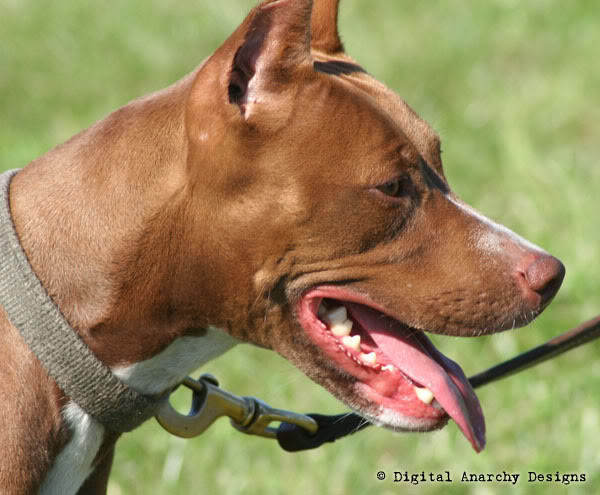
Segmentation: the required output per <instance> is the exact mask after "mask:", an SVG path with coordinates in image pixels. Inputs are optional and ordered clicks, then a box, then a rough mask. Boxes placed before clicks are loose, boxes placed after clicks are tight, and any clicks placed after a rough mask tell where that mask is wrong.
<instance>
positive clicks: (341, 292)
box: [184, 0, 564, 450]
mask: <svg viewBox="0 0 600 495" xmlns="http://www.w3.org/2000/svg"><path fill="white" fill-rule="evenodd" d="M337 3H338V2H337V1H336V0H315V5H314V6H313V2H312V1H310V0H278V1H267V2H264V3H262V4H261V5H259V6H258V7H256V8H255V9H254V10H252V12H251V13H250V14H249V15H248V17H247V18H246V20H245V21H244V22H243V23H242V24H241V26H240V27H239V28H238V29H237V30H236V31H235V32H234V33H233V35H232V36H231V37H230V38H229V39H228V40H227V41H226V42H225V43H224V44H223V45H222V46H221V47H220V48H219V49H218V50H217V51H216V52H215V53H214V55H213V56H211V57H210V58H209V59H207V60H206V61H205V63H204V64H203V66H202V67H201V68H200V70H199V71H198V72H197V73H196V75H195V80H194V82H193V85H192V87H191V90H190V92H189V97H188V100H187V106H186V114H185V126H186V133H187V141H188V154H187V165H186V166H187V172H186V173H187V174H188V177H189V179H188V186H187V190H188V191H189V195H188V199H187V203H186V210H185V211H186V213H185V215H184V216H185V217H186V218H188V219H189V218H192V219H193V221H190V225H193V226H190V227H188V228H187V231H188V232H187V237H186V243H185V244H186V246H187V247H186V250H187V253H188V256H187V259H188V260H192V259H193V260H194V261H193V262H190V263H189V264H188V265H186V266H188V267H193V268H189V276H190V277H194V278H201V279H202V281H203V284H202V285H203V286H202V293H198V294H196V299H195V301H196V304H197V305H198V307H199V311H201V314H202V315H203V318H204V319H205V322H206V323H210V324H211V325H213V326H218V327H220V328H224V329H226V330H227V331H228V332H229V333H230V334H231V335H233V336H235V337H236V338H238V339H241V340H244V341H248V342H251V343H254V344H256V345H259V346H262V347H265V348H271V349H274V350H275V351H277V352H278V353H280V354H281V355H283V356H284V357H286V358H287V359H289V360H290V361H291V362H292V363H294V364H295V365H296V366H298V367H299V368H300V369H301V370H303V371H304V372H305V373H306V374H307V375H308V376H309V377H311V378H312V379H314V380H315V381H316V382H318V383H319V384H321V385H322V386H324V387H325V388H326V389H327V390H329V391H330V392H331V393H332V394H333V395H335V396H336V397H338V398H339V399H341V400H342V401H344V402H345V403H346V404H348V405H349V406H350V407H352V408H353V409H355V410H356V411H358V412H359V413H360V414H362V415H363V416H365V417H367V418H368V419H370V420H372V421H374V422H377V423H380V424H383V425H385V426H389V427H392V428H396V429H406V430H420V431H423V430H431V429H435V428H439V427H441V426H443V425H444V424H445V422H446V421H447V418H448V415H449V416H450V417H452V418H453V419H454V420H455V421H456V422H457V424H458V425H459V427H460V428H461V430H462V431H463V433H464V434H465V435H466V437H467V438H468V439H469V441H470V442H471V443H472V445H473V446H474V448H475V449H476V450H480V449H481V448H483V445H484V441H485V436H484V431H485V427H484V420H483V415H482V413H481V409H480V406H479V403H478V400H477V397H476V396H475V394H474V392H473V390H472V388H471V387H470V385H469V383H468V381H467V380H466V378H465V376H464V374H463V372H462V370H461V369H460V367H459V366H458V365H457V364H456V363H454V362H453V361H451V360H450V359H448V358H446V357H445V356H444V355H443V354H441V353H440V352H439V351H438V350H437V349H436V348H435V347H434V346H433V345H432V343H431V342H430V341H429V340H428V339H427V337H426V336H425V334H424V333H423V332H424V331H428V332H433V333H440V334H448V335H456V336H476V335H481V334H485V333H491V332H498V331H502V330H506V329H510V328H515V327H517V326H521V325H524V324H526V323H528V322H530V321H531V320H532V319H533V318H535V317H536V316H537V315H538V314H539V313H540V312H541V311H542V310H543V309H544V308H545V307H546V306H547V305H548V303H549V302H550V300H551V299H552V298H553V296H554V295H555V293H556V291H557V290H558V288H559V286H560V284H561V282H562V278H563V276H564V268H563V266H562V265H561V263H560V262H559V261H558V260H556V259H555V258H553V257H551V256H550V255H548V254H547V253H545V252H544V251H543V250H541V249H540V248H538V247H536V246H534V245H532V244H530V243H528V242H527V241H525V240H523V239H522V238H520V237H518V236H517V235H516V234H514V233H512V232H511V231H509V230H508V229H506V228H504V227H502V226H500V225H498V224H496V223H494V222H492V221H490V220H488V219H487V218H485V217H484V216H482V215H481V214H479V213H478V212H476V211H475V210H474V209H473V208H471V207H470V206H468V205H466V204H465V203H463V202H462V201H461V200H460V199H459V198H458V197H457V196H456V195H455V194H454V193H453V192H452V190H451V188H450V186H449V184H448V182H447V180H446V178H445V176H444V170H443V167H442V160H441V155H440V140H439V138H438V136H437V135H436V134H435V132H434V131H433V130H432V129H431V128H430V127H429V126H428V125H427V124H426V123H425V122H424V121H423V120H422V119H420V118H419V117H418V116H417V115H416V113H415V112H414V111H413V110H412V109H411V108H410V107H409V106H408V105H407V104H406V103H405V102H404V101H403V100H402V99H401V98H400V97H399V96H398V95H397V94H395V93H394V92H393V91H391V90H389V89H388V88H386V87H385V86H384V85H383V84H381V83H380V82H378V81H376V80H375V79H374V78H372V77H371V76H370V75H369V74H368V73H367V72H366V71H365V70H364V69H363V68H361V67H360V66H359V65H358V64H357V63H356V62H355V61H354V60H352V59H351V58H350V57H348V56H347V55H346V54H345V53H344V51H343V47H342V43H341V42H340V38H339V35H338V32H337V27H336V24H337ZM208 239H210V242H207V240H208ZM190 285H193V284H192V283H191V282H190V284H186V286H187V287H189V286H190ZM433 398H435V401H432V400H433Z"/></svg>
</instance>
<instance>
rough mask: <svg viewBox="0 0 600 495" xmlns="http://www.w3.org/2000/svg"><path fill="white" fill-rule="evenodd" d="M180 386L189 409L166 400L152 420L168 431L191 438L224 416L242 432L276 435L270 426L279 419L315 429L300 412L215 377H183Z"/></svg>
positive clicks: (207, 375)
mask: <svg viewBox="0 0 600 495" xmlns="http://www.w3.org/2000/svg"><path fill="white" fill-rule="evenodd" d="M182 385H184V386H185V387H187V388H189V389H190V390H192V408H191V409H190V412H189V413H188V414H187V415H186V414H181V413H179V412H177V411H176V410H175V409H174V408H173V406H172V405H171V403H170V402H169V400H166V401H165V402H164V403H163V404H162V405H161V407H160V409H159V410H158V413H157V414H156V420H157V421H158V422H159V424H160V425H161V426H162V427H163V428H164V429H165V430H167V431H168V432H169V433H171V434H173V435H175V436H178V437H182V438H193V437H196V436H198V435H201V434H202V433H204V432H205V431H206V430H207V429H208V428H209V427H210V426H211V425H212V424H213V423H214V421H215V420H216V419H218V418H220V417H222V416H228V417H229V418H230V420H231V425H232V426H233V427H234V428H236V429H237V430H238V431H240V432H242V433H246V434H248V435H258V436H261V437H265V438H276V437H277V428H274V427H272V426H270V425H271V423H273V422H277V421H281V422H285V423H291V424H295V425H298V426H300V427H301V428H303V429H305V430H307V432H308V433H309V434H314V433H316V432H317V429H318V425H317V422H316V421H315V420H314V419H313V418H311V417H309V416H305V415H303V414H298V413H294V412H291V411H284V410H282V409H275V408H273V407H271V406H269V405H268V404H266V403H265V402H264V401H262V400H260V399H257V398H255V397H239V396H237V395H234V394H232V393H230V392H227V391H226V390H223V389H222V388H220V387H219V382H218V381H217V379H216V378H215V377H214V376H212V375H210V374H204V375H202V376H200V378H199V379H198V380H194V379H193V378H191V377H189V376H188V377H187V378H185V380H183V382H182Z"/></svg>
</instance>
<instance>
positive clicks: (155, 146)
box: [10, 74, 210, 369]
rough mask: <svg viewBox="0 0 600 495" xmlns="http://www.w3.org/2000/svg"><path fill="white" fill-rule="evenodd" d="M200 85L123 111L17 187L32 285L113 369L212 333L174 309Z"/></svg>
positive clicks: (179, 292) (15, 204)
mask: <svg viewBox="0 0 600 495" xmlns="http://www.w3.org/2000/svg"><path fill="white" fill-rule="evenodd" d="M192 79H193V74H192V75H190V76H188V77H187V78H184V79H183V80H181V81H180V82H178V83H177V84H175V85H173V86H172V87H170V88H167V89H166V90H163V91H161V92H158V93H156V94H154V95H150V96H148V97H146V98H143V99H141V100H136V101H134V102H132V103H131V104H129V105H127V106H126V107H124V108H123V109H121V110H118V111H117V112H115V113H113V114H112V115H110V116H109V117H108V118H106V119H104V120H103V121H101V122H99V123H98V124H96V125H94V126H92V127H91V128H89V129H88V130H86V131H84V132H82V133H81V134H79V135H78V136H76V137H75V138H74V139H72V140H70V141H69V142H67V143H66V144H65V145H63V146H61V147H59V148H58V149H57V150H54V151H52V152H50V153H48V154H47V155H45V156H44V157H41V158H40V159H38V160H36V161H35V162H33V163H32V164H31V165H30V166H29V167H27V168H26V169H24V170H23V171H22V172H21V173H19V174H18V175H17V176H16V177H15V178H14V179H13V182H12V184H11V191H10V193H11V196H10V197H11V210H12V214H13V219H14V223H15V226H16V230H17V232H18V234H19V238H20V241H21V244H22V246H23V249H24V251H25V252H26V254H27V256H28V259H29V261H30V263H31V265H32V267H33V269H34V271H35V273H36V274H37V276H38V278H39V279H40V281H41V282H42V284H43V285H44V287H45V288H46V290H47V291H48V293H49V294H50V296H51V297H52V299H53V300H54V302H55V303H56V304H57V305H58V307H59V308H60V310H61V312H62V313H63V314H64V315H65V317H66V318H67V320H68V321H69V323H70V324H71V325H72V327H73V328H74V329H75V330H76V331H77V332H78V333H79V335H80V336H81V337H82V339H83V340H84V341H85V342H86V343H87V345H88V346H89V347H90V348H91V350H92V351H93V352H94V354H96V356H97V357H98V358H99V359H100V360H101V361H102V362H104V363H105V364H107V365H108V366H110V367H111V368H119V369H125V368H126V367H127V366H129V365H134V364H136V363H139V362H142V361H146V360H148V359H150V358H151V357H153V356H155V355H157V354H158V353H160V352H161V351H162V350H163V349H166V348H167V346H168V345H169V344H170V343H172V342H173V341H174V340H175V339H177V338H178V337H183V336H193V335H202V334H203V333H204V329H206V328H208V327H209V326H210V322H209V321H206V320H203V321H199V319H198V318H197V314H193V315H192V314H186V313H185V312H184V311H177V312H175V311H174V310H173V308H174V307H182V306H181V305H180V304H179V303H180V301H179V300H177V301H176V300H174V298H188V297H192V296H190V295H188V294H186V287H185V280H186V278H185V276H181V277H178V275H181V273H182V271H185V269H186V267H185V266H184V263H185V260H182V259H181V257H178V256H176V255H175V253H176V252H177V251H178V249H179V248H180V244H181V242H182V239H181V238H179V237H177V234H176V233H177V232H178V231H184V229H180V227H181V225H179V224H178V222H181V221H184V220H183V219H182V215H181V214H180V212H179V211H177V210H178V209H179V208H182V204H181V201H180V197H181V191H182V189H183V188H184V187H185V186H184V185H183V183H184V167H185V156H186V139H185V131H184V122H183V118H184V117H183V115H184V113H185V112H184V110H183V109H184V104H185V100H186V96H187V92H188V89H189V86H190V83H191V80H192ZM90 143H94V146H90ZM84 150H85V152H84ZM132 189H133V190H136V192H137V194H131V190H132ZM73 205H77V215H74V214H73V212H72V209H73V207H74V206H73ZM124 211H126V212H127V214H126V215H123V212H124ZM64 218H69V222H64ZM98 239H102V242H101V245H100V244H99V243H98ZM174 260H178V261H177V262H178V263H180V264H178V265H175V261H174ZM165 286H168V287H170V288H173V289H174V290H169V291H165V290H163V289H162V288H164V287H165ZM209 354H210V353H209Z"/></svg>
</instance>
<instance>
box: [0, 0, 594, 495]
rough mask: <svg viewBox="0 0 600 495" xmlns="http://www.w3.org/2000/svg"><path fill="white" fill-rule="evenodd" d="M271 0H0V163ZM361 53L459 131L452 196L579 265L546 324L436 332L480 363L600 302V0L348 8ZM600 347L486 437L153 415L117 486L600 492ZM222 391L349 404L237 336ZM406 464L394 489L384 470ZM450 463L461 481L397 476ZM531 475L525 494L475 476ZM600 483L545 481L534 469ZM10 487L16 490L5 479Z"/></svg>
mask: <svg viewBox="0 0 600 495" xmlns="http://www.w3.org/2000/svg"><path fill="white" fill-rule="evenodd" d="M252 4H253V2H252V1H251V0H227V1H220V2H210V1H204V2H200V1H193V2H189V1H188V2H182V1H172V0H160V1H159V0H135V1H114V0H107V1H105V2H96V1H91V0H78V1H76V2H75V1H71V0H52V1H50V0H0V119H1V120H0V169H7V168H12V167H20V166H24V165H26V164H27V163H28V162H29V161H30V160H32V159H33V158H35V157H36V156H39V155H40V154H42V153H44V152H45V151H47V150H48V149H50V148H51V147H53V146H55V145H56V144H59V143H60V142H62V141H64V140H66V139H67V138H69V137H70V136H71V135H73V134H74V133H76V132H78V131H79V130H80V129H82V128H84V127H86V126H88V125H89V124H91V123H92V122H94V121H95V120H97V119H100V118H102V117H103V116H104V115H106V114H107V113H108V112H110V111H111V110H113V109H115V108H117V107H119V106H121V105H123V104H125V103H126V102H128V101H129V100H131V99H133V98H135V97H137V96H140V95H142V94H145V93H148V92H150V91H153V90H155V89H159V88H161V87H164V86H166V85H168V84H170V83H171V82H173V81H174V80H176V79H178V78H179V77H181V76H183V75H184V74H186V73H187V72H189V71H190V70H192V69H193V67H194V66H196V65H197V64H198V63H200V61H202V60H203V58H204V57H205V56H207V55H208V54H210V53H211V52H212V51H213V50H214V49H215V48H216V47H217V46H218V44H219V43H220V42H221V41H222V40H224V39H225V37H226V36H227V35H228V34H229V33H230V32H231V31H232V30H233V29H234V28H235V26H237V24H238V23H239V22H240V21H241V20H242V18H243V16H244V15H245V13H246V12H247V11H248V10H249V8H250V7H251V5H252ZM342 4H343V5H342V16H341V26H342V27H341V30H342V33H343V36H344V39H345V42H346V45H347V48H348V51H349V52H350V53H351V54H352V55H353V56H354V57H355V58H357V59H358V60H359V61H360V62H361V63H362V64H363V65H364V66H365V67H366V68H367V69H368V70H369V71H370V72H371V73H372V74H373V75H374V76H376V77H377V78H379V79H381V80H383V81H385V82H386V83H387V84H388V85H389V86H391V87H392V88H394V89H395V90H397V91H398V92H399V93H400V94H401V95H402V96H403V97H404V98H405V99H406V100H407V101H408V102H409V103H410V104H411V105H412V106H413V107H414V108H415V109H416V110H417V111H418V112H419V113H420V114H421V115H422V116H424V117H425V118H426V119H427V120H428V121H429V122H430V123H431V124H432V125H433V126H434V127H435V128H436V129H437V130H438V131H439V133H440V134H441V136H442V138H443V148H444V162H445V167H446V172H447V175H448V177H449V180H450V182H451V184H452V185H453V187H454V189H455V190H456V191H457V192H458V193H459V194H460V195H461V196H462V197H463V198H464V199H465V200H467V201H468V202H470V203H471V204H473V205H474V206H476V207H477V208H478V209H480V210H482V211H484V212H485V213H486V214H487V215H489V216H491V217H493V218H494V219H496V220H498V221H501V222H502V223H504V224H506V225H508V226H509V227H510V228H512V229H513V230H515V231H517V232H519V233H520V234H522V235H523V236H525V237H527V238H529V239H531V240H532V241H534V242H536V243H537V244H539V245H541V246H543V247H544V248H546V249H547V250H548V251H550V252H551V253H553V254H555V255H556V256H558V257H559V258H561V259H562V261H563V262H564V263H565V265H566V266H567V277H566V280H565V282H564V285H563V288H562V290H561V292H560V293H559V295H558V297H557V298H556V300H555V302H554V303H553V305H552V306H551V307H550V308H549V309H548V310H547V311H546V312H545V313H544V314H543V315H542V316H541V317H540V318H539V319H538V320H537V321H536V322H535V323H534V324H532V325H530V326H529V327H527V328H525V329H521V330H518V331H515V332H510V333H505V334H501V335H497V336H492V337H485V338H480V339H453V338H435V341H436V343H437V345H438V346H439V347H440V348H441V349H442V350H443V351H444V352H445V353H447V354H448V355H450V356H452V357H454V358H455V359H456V360H458V361H459V362H460V363H461V364H462V366H463V368H464V369H465V371H466V372H467V374H468V375H470V374H473V373H475V372H478V371H480V370H482V369H483V368H486V367H488V366H489V365H492V364H495V363H497V362H499V361H501V360H504V359H507V358H509V357H511V356H513V355H514V354H516V353H518V352H520V351H523V350H526V349H527V348H529V347H531V346H534V345H537V344H539V343H541V342H543V341H545V340H547V339H549V338H550V337H552V336H554V335H555V334H557V333H559V332H561V331H564V330H566V329H567V328H569V327H571V326H573V325H575V324H576V323H578V322H580V321H582V320H585V319H588V318H591V317H593V316H595V315H596V314H597V313H599V312H600V303H599V301H598V294H599V289H600V280H599V278H600V277H599V272H600V252H599V246H600V196H599V194H598V193H599V191H600V166H599V163H598V156H599V154H600V143H599V108H600V106H599V105H600V64H599V62H598V47H599V46H600V29H599V28H598V23H599V22H600V3H598V2H594V1H591V0H590V1H585V0H580V1H576V2H564V1H559V0H545V1H542V0H531V1H528V2H518V1H517V0H487V1H485V2H482V1H478V0H464V1H459V0H447V1H445V2H417V1H408V0H402V1H401V0H389V1H384V0H373V1H367V0H344V1H343V2H342ZM599 356H600V343H599V344H592V345H588V346H586V347H585V348H581V349H578V350H576V351H573V352H571V353H569V354H568V355H565V356H563V357H561V358H559V359H556V360H554V361H552V362H549V363H546V364H543V365H541V366H539V367H537V368H535V369H532V370H530V371H528V372H526V373H523V374H521V375H518V376H515V377H512V378H509V379H507V380H505V381H503V382H500V383H497V384H493V385H490V386H488V387H485V388H483V389H481V390H480V392H479V397H480V399H481V402H482V405H483V408H484V411H485V413H486V418H487V428H488V446H487V448H486V450H485V451H484V452H483V453H482V454H479V455H476V454H475V453H474V452H473V451H472V449H471V447H470V446H469V445H468V443H467V442H466V441H465V440H464V438H463V437H462V436H461V435H460V434H459V433H458V430H457V428H456V426H455V425H454V424H450V425H449V426H448V427H447V428H445V429H444V430H443V431H441V432H437V433H432V434H423V435H417V434H392V433H390V432H388V431H384V430H381V429H376V428H371V429H368V430H366V431H364V432H361V433H359V434H357V435H356V436H354V437H350V438H348V439H345V440H344V441H342V442H339V443H337V444H333V445H329V446H326V447H323V448H321V449H318V450H315V451H311V452H306V453H300V454H287V453H284V452H282V451H280V450H279V448H278V447H277V445H276V444H275V443H274V442H272V441H268V440H264V439H260V438H251V437H246V436H243V435H240V434H239V433H237V432H236V431H235V430H233V429H232V428H231V427H230V426H229V425H228V424H227V421H226V420H221V421H220V422H218V423H217V424H215V425H214V427H212V428H211V429H210V430H209V431H208V432H207V433H206V434H205V435H203V436H202V437H201V438H198V439H194V440H189V441H184V440H178V439H175V438H172V437H170V436H169V435H167V434H166V433H165V432H163V431H162V430H161V429H160V428H159V427H158V425H157V424H156V423H155V422H154V421H150V422H148V423H147V424H146V425H144V426H143V427H141V428H140V429H139V430H137V431H136V432H134V433H133V434H130V435H128V436H126V437H125V438H124V439H123V440H122V441H121V442H120V443H119V447H118V450H117V456H116V462H115V468H114V471H113V476H112V479H111V482H110V487H109V493H110V494H111V495H120V494H138V493H139V494H147V493H153V494H167V493H169V494H184V493H185V494H188V493H190V494H191V493H215V494H216V493H219V494H228V493H232V494H237V493H240V494H279V493H286V494H301V495H306V494H309V493H310V494H316V493H323V494H331V495H335V494H364V493H368V494H371V493H372V494H382V495H383V494H395V493H424V494H438V493H440V494H442V493H443V494H462V493H467V494H488V493H490V494H491V493H514V494H518V493H567V492H569V493H570V492H573V493H590V494H591V493H600V414H599V412H598V411H599V406H600V360H599V359H598V357H599ZM203 371H207V372H212V373H214V374H216V375H217V376H218V377H219V378H220V379H221V383H222V385H223V386H225V387H226V388H228V389H230V390H232V391H235V392H236V393H238V394H249V395H257V396H260V397H262V398H264V399H265V400H266V401H267V402H269V403H271V404H272V405H275V406H279V407H284V408H289V409H293V410H297V411H319V412H325V413H335V412H339V411H343V410H345V408H344V406H343V405H342V404H340V403H338V402H337V401H335V400H334V399H332V398H331V397H330V396H329V395H328V394H327V393H326V392H325V391H324V390H323V389H321V388H320V387H319V386H317V385H315V384H313V383H312V382H310V381H309V380H307V379H306V378H305V377H304V376H303V375H302V374H301V373H300V372H298V371H296V370H295V369H294V368H293V367H292V366H291V365H289V364H288V363H287V362H285V361H284V360H283V359H281V358H279V357H278V356H276V355H275V354H274V353H270V352H266V351H261V350H258V349H253V348H250V347H249V346H239V347H238V348H237V349H234V350H233V351H231V352H230V353H228V354H227V355H226V356H224V357H222V358H220V359H218V360H216V361H214V362H213V363H210V364H209V365H207V366H206V367H205V368H204V369H203ZM380 470H383V471H385V472H387V473H388V478H387V479H386V480H385V481H378V480H377V478H376V473H377V471H380ZM406 470H407V471H409V472H413V473H420V472H421V471H425V472H426V473H427V472H430V471H432V472H441V471H445V470H448V471H450V472H451V473H452V475H453V477H454V478H455V482H454V483H451V484H436V483H431V482H429V483H422V484H420V485H418V486H413V485H407V484H401V483H393V481H392V479H393V471H406ZM464 470H466V471H469V472H475V473H488V472H490V473H498V472H502V471H508V472H517V473H521V479H520V481H519V483H518V484H517V485H515V486H510V487H509V486H506V485H503V484H498V483H491V484H489V483H486V484H484V483H481V484H470V485H469V484H463V483H460V482H458V480H457V479H456V478H459V477H460V474H461V473H462V472H463V471H464ZM528 471H536V472H538V473H553V472H556V471H560V472H561V473H565V472H567V473H570V472H573V473H585V474H586V476H587V480H588V481H587V482H586V483H585V484H576V485H573V484H572V485H569V486H568V487H565V486H564V485H562V484H560V483H537V484H531V483H527V480H526V479H523V478H527V472H528ZM0 491H1V490H0Z"/></svg>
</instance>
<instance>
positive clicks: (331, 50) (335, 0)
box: [311, 0, 344, 55]
mask: <svg viewBox="0 0 600 495" xmlns="http://www.w3.org/2000/svg"><path fill="white" fill-rule="evenodd" d="M339 4H340V0H315V5H314V7H313V13H312V21H311V23H312V43H311V44H312V48H313V49H314V50H317V51H321V52H323V53H326V54H328V55H334V54H336V53H341V52H343V51H344V46H343V45H342V41H341V39H340V35H339V33H338V11H339Z"/></svg>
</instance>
